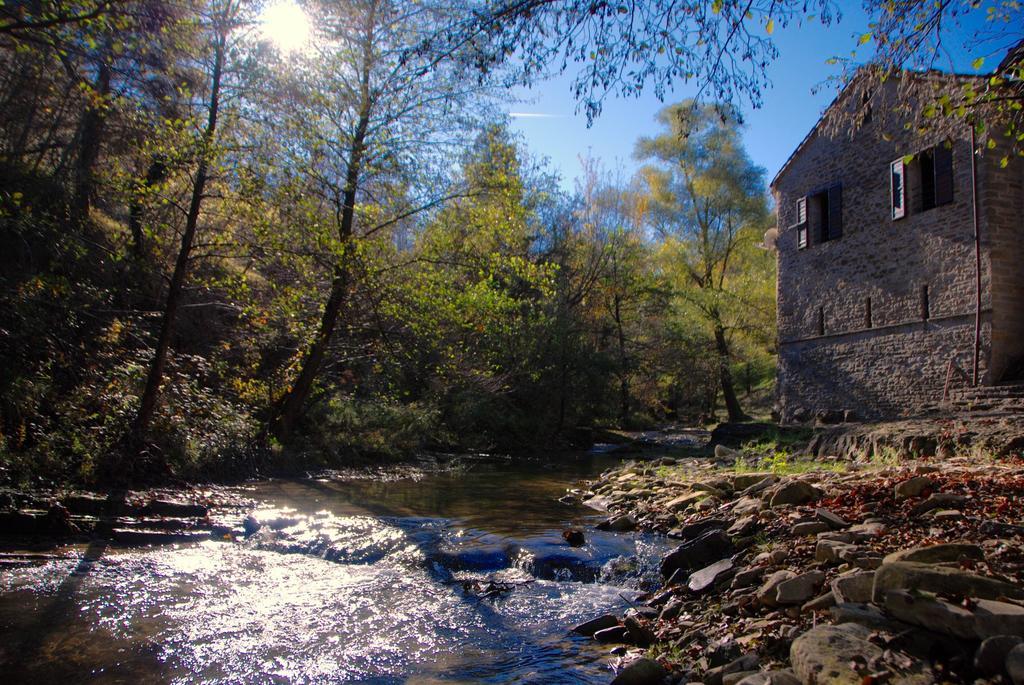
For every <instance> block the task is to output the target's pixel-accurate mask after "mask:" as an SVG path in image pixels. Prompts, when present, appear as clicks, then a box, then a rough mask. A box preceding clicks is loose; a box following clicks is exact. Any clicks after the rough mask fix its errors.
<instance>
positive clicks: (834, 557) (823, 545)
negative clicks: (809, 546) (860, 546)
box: [814, 540, 857, 562]
mask: <svg viewBox="0 0 1024 685" xmlns="http://www.w3.org/2000/svg"><path fill="white" fill-rule="evenodd" d="M856 549H857V546H856V545H851V544H850V543H848V542H839V541H838V540H818V543H817V545H815V547H814V560H815V561H821V562H834V561H838V560H839V555H840V553H841V552H843V551H847V550H850V551H852V550H856Z"/></svg>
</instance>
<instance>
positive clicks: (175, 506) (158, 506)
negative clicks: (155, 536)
mask: <svg viewBox="0 0 1024 685" xmlns="http://www.w3.org/2000/svg"><path fill="white" fill-rule="evenodd" d="M143 513H145V514H147V515H149V516H188V517H196V518H205V517H206V515H207V514H208V513H209V510H208V509H207V508H206V507H204V506H203V505H201V504H193V503H191V502H177V501H174V500H166V499H155V500H152V501H151V502H150V503H149V504H147V505H146V506H145V507H144V508H143Z"/></svg>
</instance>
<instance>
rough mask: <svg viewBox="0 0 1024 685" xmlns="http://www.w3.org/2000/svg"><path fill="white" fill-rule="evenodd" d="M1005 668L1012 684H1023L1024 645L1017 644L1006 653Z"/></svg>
mask: <svg viewBox="0 0 1024 685" xmlns="http://www.w3.org/2000/svg"><path fill="white" fill-rule="evenodd" d="M1005 669H1006V675H1008V676H1010V682H1012V683H1013V685H1024V645H1017V646H1016V647H1014V648H1013V649H1011V650H1010V653H1009V654H1007V655H1006V666H1005Z"/></svg>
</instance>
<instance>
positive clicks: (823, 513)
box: [814, 508, 850, 530]
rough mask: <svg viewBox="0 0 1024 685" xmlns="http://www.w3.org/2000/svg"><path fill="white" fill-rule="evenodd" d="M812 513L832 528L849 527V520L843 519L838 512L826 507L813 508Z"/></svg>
mask: <svg viewBox="0 0 1024 685" xmlns="http://www.w3.org/2000/svg"><path fill="white" fill-rule="evenodd" d="M814 515H815V516H817V517H818V520H819V521H821V522H822V523H824V524H825V525H827V526H828V527H829V528H832V529H833V530H842V529H843V528H849V527H850V522H849V521H847V520H846V519H844V518H843V517H842V516H840V515H839V514H836V513H833V512H832V511H829V510H828V509H821V508H819V509H815V510H814Z"/></svg>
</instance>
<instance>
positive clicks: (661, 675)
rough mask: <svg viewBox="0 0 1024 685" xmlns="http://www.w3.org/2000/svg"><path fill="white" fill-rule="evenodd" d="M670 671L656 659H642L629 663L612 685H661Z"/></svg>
mask: <svg viewBox="0 0 1024 685" xmlns="http://www.w3.org/2000/svg"><path fill="white" fill-rule="evenodd" d="M666 676H668V671H666V670H665V668H664V667H663V666H662V665H661V664H659V663H658V662H657V661H655V660H654V659H648V658H640V659H636V660H635V661H631V662H629V664H627V665H626V667H625V668H623V669H622V670H621V671H619V674H618V675H617V676H615V679H614V680H612V685H661V684H662V683H663V682H664V681H665V677H666Z"/></svg>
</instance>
